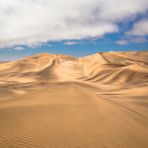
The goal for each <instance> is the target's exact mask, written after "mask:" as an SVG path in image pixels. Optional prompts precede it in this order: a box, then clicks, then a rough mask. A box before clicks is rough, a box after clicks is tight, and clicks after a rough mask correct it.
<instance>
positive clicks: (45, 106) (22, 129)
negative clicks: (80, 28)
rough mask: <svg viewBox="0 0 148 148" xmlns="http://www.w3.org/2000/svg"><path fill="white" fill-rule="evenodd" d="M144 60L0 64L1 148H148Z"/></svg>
mask: <svg viewBox="0 0 148 148" xmlns="http://www.w3.org/2000/svg"><path fill="white" fill-rule="evenodd" d="M147 139H148V52H147V51H143V52H142V51H141V52H106V53H96V54H94V55H90V56H87V57H82V58H76V57H71V56H68V55H52V54H47V53H43V54H37V55H33V56H31V57H26V58H24V59H21V60H17V61H11V62H6V63H0V148H23V147H24V148H148V140H147Z"/></svg>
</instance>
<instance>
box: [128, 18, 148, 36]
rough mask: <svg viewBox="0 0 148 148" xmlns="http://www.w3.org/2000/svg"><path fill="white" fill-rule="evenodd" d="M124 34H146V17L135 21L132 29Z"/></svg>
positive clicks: (147, 26)
mask: <svg viewBox="0 0 148 148" xmlns="http://www.w3.org/2000/svg"><path fill="white" fill-rule="evenodd" d="M126 34H128V35H138V36H144V35H148V19H144V20H141V21H139V22H137V23H136V24H135V25H134V27H133V29H132V30H131V31H129V32H127V33H126Z"/></svg>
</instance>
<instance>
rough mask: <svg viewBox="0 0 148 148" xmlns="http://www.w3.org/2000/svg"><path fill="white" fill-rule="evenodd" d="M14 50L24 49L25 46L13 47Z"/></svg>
mask: <svg viewBox="0 0 148 148" xmlns="http://www.w3.org/2000/svg"><path fill="white" fill-rule="evenodd" d="M13 49H14V50H24V49H25V48H24V47H22V46H17V47H13Z"/></svg>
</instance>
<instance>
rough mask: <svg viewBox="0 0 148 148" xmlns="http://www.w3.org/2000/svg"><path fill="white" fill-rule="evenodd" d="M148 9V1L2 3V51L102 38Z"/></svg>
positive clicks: (8, 0)
mask: <svg viewBox="0 0 148 148" xmlns="http://www.w3.org/2000/svg"><path fill="white" fill-rule="evenodd" d="M147 9H148V1H147V0H74V1H73V0H61V1H59V0H24V1H21V0H0V48H2V47H10V46H15V45H27V46H34V45H38V44H41V43H44V42H47V41H55V40H73V39H83V38H92V37H100V36H103V35H105V34H107V33H111V32H117V31H118V26H117V22H120V21H123V20H125V19H129V18H131V17H133V16H135V15H137V14H139V13H143V12H144V11H146V10H147Z"/></svg>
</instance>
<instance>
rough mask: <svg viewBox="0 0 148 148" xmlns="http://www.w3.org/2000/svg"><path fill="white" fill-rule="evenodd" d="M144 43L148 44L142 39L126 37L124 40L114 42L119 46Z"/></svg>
mask: <svg viewBox="0 0 148 148" xmlns="http://www.w3.org/2000/svg"><path fill="white" fill-rule="evenodd" d="M145 42H148V40H147V39H146V38H144V37H128V38H126V39H122V40H118V41H116V43H117V44H119V45H127V44H129V43H145Z"/></svg>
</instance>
